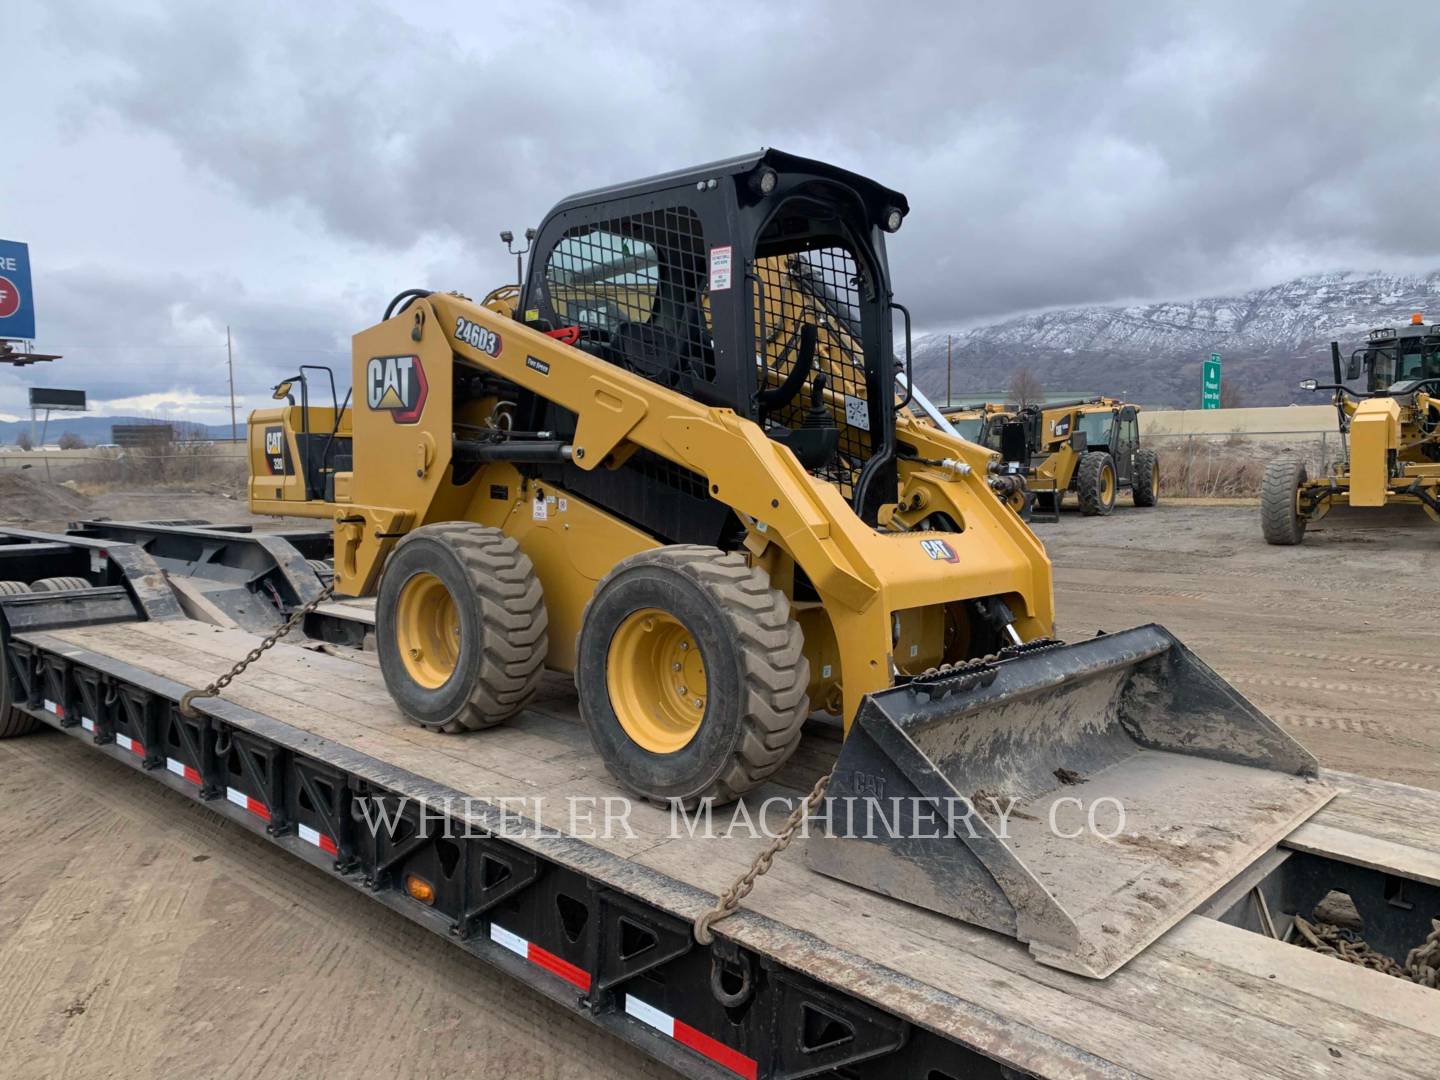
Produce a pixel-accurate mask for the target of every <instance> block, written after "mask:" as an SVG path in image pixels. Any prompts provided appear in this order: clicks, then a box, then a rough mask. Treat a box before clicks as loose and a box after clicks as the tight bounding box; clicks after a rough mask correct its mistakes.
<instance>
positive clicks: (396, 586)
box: [375, 521, 549, 734]
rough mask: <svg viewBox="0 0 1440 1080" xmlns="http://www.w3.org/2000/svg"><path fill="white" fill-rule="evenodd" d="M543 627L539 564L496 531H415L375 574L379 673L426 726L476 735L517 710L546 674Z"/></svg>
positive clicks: (454, 527)
mask: <svg viewBox="0 0 1440 1080" xmlns="http://www.w3.org/2000/svg"><path fill="white" fill-rule="evenodd" d="M548 627H549V618H548V616H547V614H546V611H545V600H544V597H543V595H542V593H541V589H540V579H539V578H538V577H536V576H535V567H534V566H533V564H532V563H531V562H530V558H529V556H527V555H526V554H525V553H524V552H523V551H521V550H520V545H519V544H517V543H516V542H515V540H514V538H513V537H509V536H506V535H505V534H504V533H503V532H501V531H500V530H499V529H492V528H489V527H487V526H484V525H476V524H473V523H471V522H463V521H458V522H456V521H452V522H444V523H441V524H438V525H426V526H424V527H423V528H419V529H416V530H414V531H413V532H412V533H410V534H409V535H408V536H406V537H405V538H404V539H403V540H401V541H400V543H398V544H397V545H396V546H395V550H394V551H393V552H392V553H391V554H390V558H389V560H388V561H387V562H386V564H385V570H384V573H383V574H382V576H381V578H380V594H379V598H378V600H377V602H376V605H375V632H376V651H377V652H378V653H379V656H380V671H381V674H383V675H384V677H385V685H386V686H387V687H388V688H389V690H390V694H391V696H392V697H393V698H394V699H395V703H396V704H397V705H399V706H400V709H401V710H402V711H403V712H404V713H405V715H406V716H407V717H408V718H409V719H411V720H412V721H414V722H415V723H417V724H419V725H421V726H422V727H427V728H434V729H435V730H437V731H443V732H447V733H452V734H453V733H456V732H461V731H474V730H477V729H479V728H486V727H493V726H494V725H495V724H498V723H501V722H502V721H504V720H508V719H509V718H510V717H512V716H514V715H515V714H516V713H518V712H519V711H520V710H521V709H523V708H524V707H525V705H526V703H527V702H529V700H530V698H531V696H532V695H533V694H534V693H535V688H536V687H537V686H538V685H539V683H540V679H541V676H542V675H543V674H544V670H545V656H546V654H547V652H548V651H549V636H548ZM452 628H453V629H452Z"/></svg>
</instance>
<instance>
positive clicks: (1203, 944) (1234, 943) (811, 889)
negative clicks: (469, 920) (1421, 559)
mask: <svg viewBox="0 0 1440 1080" xmlns="http://www.w3.org/2000/svg"><path fill="white" fill-rule="evenodd" d="M137 631H140V632H139V633H137ZM56 636H59V637H64V638H65V639H66V640H71V641H75V643H76V644H83V645H84V646H85V647H87V648H91V649H94V650H95V651H97V652H102V653H104V654H106V655H113V656H116V657H118V658H121V659H125V660H126V661H127V662H130V663H133V664H135V665H136V666H138V667H141V668H144V669H146V670H150V671H154V672H156V673H157V674H161V675H165V676H168V677H170V678H172V679H177V680H180V681H191V682H197V681H198V682H203V681H208V680H209V679H210V678H213V677H214V675H216V674H218V673H220V672H221V671H223V670H224V669H225V668H226V667H227V666H228V664H229V663H230V662H232V661H233V660H234V659H238V658H239V656H240V655H243V653H244V652H245V651H247V650H248V649H249V648H251V647H253V644H254V641H255V638H254V637H252V636H251V635H247V634H244V633H241V632H237V631H222V630H216V629H214V628H210V627H203V628H199V629H197V628H196V627H195V626H194V625H192V624H175V625H174V627H173V628H172V629H166V628H163V627H162V624H148V625H145V627H144V629H143V630H141V627H138V626H133V625H132V626H121V627H104V628H90V629H86V630H77V631H68V632H65V633H64V634H61V635H56ZM82 639H83V640H82ZM548 691H549V692H548V693H546V694H544V695H542V700H541V701H540V702H539V704H538V707H537V708H536V709H534V710H529V711H527V713H526V714H525V715H524V716H523V717H522V718H520V721H519V722H518V723H517V724H516V725H513V726H512V725H504V726H502V727H499V728H496V729H492V730H491V731H487V732H481V733H476V734H475V735H472V736H461V737H448V736H440V735H436V734H434V733H431V732H426V731H422V730H420V729H418V728H415V727H414V726H413V725H410V724H408V723H407V722H406V721H404V719H403V717H401V716H400V715H399V713H398V710H396V709H395V708H394V706H393V705H392V704H391V703H390V700H389V696H388V694H386V693H385V691H384V686H383V680H382V679H380V676H379V673H378V671H373V670H372V669H369V668H366V667H364V666H363V665H356V664H355V663H353V662H352V661H350V660H347V659H343V658H339V657H333V656H325V655H317V654H314V653H312V652H310V651H308V650H302V649H292V648H289V647H287V646H280V647H278V648H277V649H276V650H274V652H273V653H272V654H271V655H270V656H267V657H266V659H264V660H262V661H261V662H260V663H259V664H257V665H256V666H255V668H254V669H252V671H250V672H247V674H246V675H245V676H243V677H242V678H241V679H240V680H238V681H237V682H236V683H234V684H232V686H231V687H230V689H229V690H227V693H226V696H227V697H228V698H230V699H232V700H234V701H236V702H237V703H240V704H243V705H246V706H247V707H249V708H252V709H255V710H256V711H258V712H262V713H266V714H268V715H272V716H275V717H276V718H277V719H280V720H283V721H284V722H285V723H288V724H292V725H293V726H295V727H298V728H301V729H303V730H306V731H311V732H312V733H314V734H316V735H320V736H323V737H325V738H328V739H332V740H334V741H336V742H340V743H344V744H347V745H351V746H354V747H356V748H357V749H361V750H363V751H364V752H365V753H368V754H370V755H372V756H374V757H377V758H381V759H383V760H385V761H386V762H388V763H390V764H393V765H395V766H397V767H400V768H404V769H407V770H409V771H411V772H413V773H416V774H417V775H420V776H423V777H427V778H431V779H433V780H435V781H437V782H439V783H442V784H445V785H447V786H449V787H453V788H455V789H457V790H458V791H461V792H465V793H469V794H474V795H475V796H476V797H477V798H482V799H494V798H498V797H502V796H504V797H513V796H515V795H517V794H540V795H543V796H546V797H547V798H548V797H554V798H556V799H557V802H556V804H554V805H555V806H559V807H560V809H559V810H555V809H553V808H552V809H551V810H547V811H545V812H544V813H543V814H542V819H543V820H545V823H546V824H551V825H563V824H564V823H565V817H564V811H563V796H564V795H566V794H578V795H582V796H587V797H597V798H603V797H606V796H617V795H620V794H622V793H621V792H620V791H619V789H618V788H616V787H615V785H614V783H613V781H611V780H610V779H609V777H608V775H607V774H605V773H604V770H603V766H601V765H600V764H599V762H598V759H597V758H596V757H595V756H594V754H593V752H590V751H589V749H588V738H587V737H586V736H585V733H584V730H583V727H582V726H581V725H579V723H578V721H577V718H576V716H575V711H574V699H573V695H570V694H568V692H567V691H566V689H565V687H564V684H563V683H560V684H558V685H557V686H556V687H550V688H548ZM512 727H513V730H512ZM814 741H815V743H816V744H817V746H816V747H815V748H814V749H813V750H811V751H810V754H811V756H810V760H809V763H808V765H807V766H806V767H805V774H806V775H809V773H810V772H811V771H813V770H815V769H817V768H818V769H820V770H823V768H824V767H825V764H826V763H827V762H828V760H829V758H830V757H833V753H834V749H835V745H834V741H833V740H827V739H824V738H820V739H816V740H814ZM809 742H810V740H809V739H807V744H808V743H809ZM557 766H558V768H557ZM547 767H548V769H549V770H552V771H549V772H548V773H547V775H546V780H545V782H544V783H535V782H534V778H535V776H536V775H538V774H540V773H544V772H546V771H547ZM527 768H528V769H529V770H530V771H529V774H528V775H529V776H530V780H531V782H530V783H528V784H526V783H525V781H524V778H523V776H522V777H516V776H515V775H513V773H514V772H520V773H522V774H523V773H525V772H526V769H527ZM1343 779H1344V780H1345V781H1346V788H1347V790H1346V791H1345V792H1344V793H1342V794H1341V795H1340V796H1339V797H1338V798H1337V799H1336V800H1335V802H1334V803H1332V805H1331V807H1330V808H1327V810H1325V811H1322V814H1321V815H1318V816H1317V818H1316V819H1315V821H1316V823H1315V824H1314V825H1313V826H1312V827H1311V828H1312V830H1314V831H1315V835H1318V836H1319V837H1320V840H1319V841H1317V843H1319V842H1323V843H1324V844H1327V845H1329V847H1330V848H1337V847H1342V846H1344V845H1345V844H1353V845H1354V846H1355V847H1356V848H1357V849H1358V848H1363V847H1364V846H1365V845H1366V844H1367V843H1372V844H1373V842H1374V841H1377V840H1382V839H1383V840H1386V841H1387V842H1389V843H1392V844H1400V843H1401V839H1402V838H1403V837H1404V836H1405V835H1410V836H1412V837H1413V835H1414V833H1413V832H1411V833H1409V834H1407V833H1406V831H1405V829H1403V828H1398V829H1389V830H1387V829H1385V828H1384V826H1385V823H1386V822H1393V821H1396V820H1398V821H1401V822H1404V821H1406V819H1407V818H1408V816H1409V815H1410V814H1412V813H1415V812H1420V811H1423V810H1424V809H1425V808H1427V807H1429V808H1430V810H1431V812H1432V813H1434V805H1433V804H1432V799H1433V801H1434V803H1440V795H1435V796H1431V797H1425V796H1417V795H1415V794H1414V789H1409V788H1403V787H1401V786H1400V785H1384V786H1383V787H1381V786H1377V785H1376V783H1375V782H1354V783H1351V782H1350V780H1351V778H1348V777H1345V778H1343ZM802 782H803V781H802ZM517 785H520V787H518V788H517ZM796 786H798V784H794V783H792V784H789V785H785V786H782V785H767V786H766V787H765V788H763V789H762V790H761V791H759V792H757V793H756V797H755V798H752V799H751V800H749V801H748V803H749V804H751V805H752V807H753V806H758V805H759V804H760V802H762V801H763V800H764V799H765V798H767V797H770V796H781V797H783V796H793V794H794V793H795V787H796ZM805 786H807V787H808V784H806V785H805ZM1395 789H1399V790H1398V791H1397V790H1395ZM1347 803H1348V805H1347ZM775 812H776V813H777V814H779V813H781V812H782V811H781V810H780V809H779V808H778V807H777V808H775ZM1322 818H1323V821H1322ZM1434 820H1435V818H1434V817H1431V818H1429V819H1428V820H1427V821H1426V822H1425V823H1424V825H1423V827H1422V830H1421V831H1423V830H1424V829H1427V828H1429V827H1430V823H1431V822H1433V821H1434ZM630 821H631V824H632V826H633V827H634V828H635V830H636V833H637V836H636V837H634V838H630V837H618V838H617V837H610V838H603V837H600V838H596V839H595V840H594V841H593V844H594V846H595V849H596V850H597V852H599V851H605V852H609V853H612V854H615V855H619V856H621V857H623V858H628V859H629V860H631V862H632V863H634V864H635V865H637V866H643V867H647V868H651V869H654V870H657V871H660V872H661V873H662V874H665V875H668V876H669V878H670V879H672V880H674V881H675V882H677V883H680V884H683V885H687V886H693V887H695V888H698V889H701V890H705V891H706V892H709V893H714V892H717V891H718V890H719V889H721V888H723V887H724V886H725V885H728V884H729V883H730V881H731V880H732V879H733V877H734V876H735V874H736V873H738V871H739V870H741V869H743V868H744V867H745V866H746V865H747V864H748V862H749V860H750V859H751V858H752V857H753V856H754V854H755V853H756V852H757V851H758V850H759V848H760V847H761V846H762V845H763V843H764V838H763V837H759V838H744V839H741V838H738V837H732V838H731V839H730V840H729V841H727V842H725V843H721V842H720V841H719V840H699V839H690V838H671V828H670V821H669V815H668V814H667V813H666V812H665V811H662V810H658V809H656V808H653V807H650V806H646V805H643V804H641V805H636V806H635V807H634V808H633V810H632V811H631V816H630ZM1351 824H1353V825H1356V826H1358V827H1359V828H1361V829H1363V830H1365V831H1362V832H1354V831H1351V832H1349V833H1348V835H1349V836H1351V837H1354V839H1353V840H1346V839H1344V838H1343V837H1341V836H1337V835H1335V834H1346V833H1347V826H1348V825H1351ZM1319 830H1324V831H1323V832H1321V831H1319ZM1381 832H1390V833H1392V834H1394V835H1392V836H1390V837H1384V836H1381V835H1379V833H1381ZM1302 840H1303V836H1302ZM1412 842H1413V840H1412ZM798 846H799V845H797V846H796V848H792V853H791V854H790V855H787V856H785V857H783V858H782V859H780V860H778V861H777V863H776V864H775V867H774V869H773V870H772V871H771V873H770V875H769V876H767V877H766V878H765V879H764V880H763V881H762V882H761V883H760V885H759V887H758V888H757V890H756V892H755V893H754V894H752V896H751V898H750V900H749V901H747V904H748V906H749V907H750V908H751V909H752V910H753V912H755V913H756V914H757V915H762V916H766V918H757V917H755V916H754V915H743V914H742V915H740V916H737V917H735V918H734V919H731V920H728V921H727V922H725V923H723V924H721V926H720V927H719V930H720V932H721V933H723V934H725V935H726V936H730V937H733V938H734V939H735V940H737V941H739V942H740V943H742V944H744V945H746V946H748V947H750V948H754V949H757V950H759V951H762V952H766V953H768V954H770V955H773V956H775V957H776V958H777V959H778V960H780V961H781V962H782V963H787V964H791V965H793V966H795V967H796V968H797V969H799V970H803V971H808V972H810V973H811V974H813V975H815V976H816V977H819V978H822V979H826V980H827V981H828V980H835V981H838V982H840V983H841V984H842V985H844V986H845V987H846V988H847V990H849V991H851V992H853V993H856V994H858V995H860V996H862V997H865V998H867V999H869V1000H872V1001H874V1002H875V1003H876V1004H879V1005H881V1006H882V1007H884V1008H887V1009H890V1010H892V1011H895V1012H897V1013H899V1014H901V1015H905V1016H908V1017H909V1018H910V1019H912V1020H914V1021H915V1022H916V1023H920V1024H922V1025H923V1026H926V1027H931V1028H933V1029H935V1030H939V1031H942V1032H943V1033H945V1034H947V1035H950V1036H951V1037H954V1038H957V1039H960V1040H962V1041H964V1042H966V1043H967V1044H968V1045H973V1046H976V1047H978V1048H980V1049H981V1050H983V1051H984V1052H987V1053H993V1054H995V1055H996V1056H997V1057H1000V1058H1001V1059H1002V1060H1005V1061H1008V1062H1010V1063H1012V1064H1014V1065H1016V1066H1017V1067H1019V1068H1023V1069H1030V1070H1032V1071H1036V1072H1039V1073H1042V1074H1044V1075H1053V1076H1114V1075H1133V1076H1151V1077H1165V1078H1170V1077H1213V1076H1220V1075H1223V1076H1227V1077H1266V1076H1279V1077H1286V1078H1294V1080H1302V1078H1306V1080H1308V1078H1311V1077H1341V1076H1349V1077H1353V1076H1356V1075H1364V1076H1367V1077H1369V1076H1374V1077H1395V1078H1397V1080H1400V1078H1404V1080H1420V1078H1423V1077H1428V1076H1429V1075H1431V1074H1432V1072H1433V1069H1432V1064H1433V1062H1434V1061H1435V1060H1437V1058H1440V994H1435V993H1434V992H1433V991H1427V990H1424V989H1422V988H1419V987H1414V986H1409V985H1406V984H1402V983H1400V982H1399V981H1398V980H1391V979H1388V978H1386V977H1384V976H1380V975H1378V974H1375V973H1372V972H1364V971H1361V970H1359V969H1354V968H1350V967H1347V966H1342V965H1339V964H1338V963H1337V962H1335V961H1331V960H1329V959H1327V958H1325V957H1321V956H1318V955H1315V954H1310V953H1306V952H1304V951H1303V950H1299V949H1295V948H1293V947H1290V946H1285V945H1282V944H1280V943H1278V942H1272V941H1268V940H1267V939H1263V938H1259V937H1256V936H1255V935H1251V934H1247V933H1245V932H1244V931H1241V930H1237V929H1235V928H1232V927H1225V926H1222V925H1221V924H1218V923H1213V922H1211V921H1209V920H1205V919H1200V918H1195V917H1191V918H1187V919H1186V920H1184V921H1183V922H1182V923H1181V924H1180V925H1179V926H1178V927H1176V928H1175V929H1174V930H1172V931H1171V932H1170V933H1168V934H1166V935H1165V936H1164V937H1162V938H1161V939H1160V940H1159V941H1158V942H1156V943H1155V944H1154V945H1152V946H1151V947H1150V948H1149V949H1147V950H1146V951H1145V952H1144V953H1143V954H1142V955H1141V956H1139V957H1137V958H1136V959H1135V960H1134V961H1132V962H1131V963H1130V964H1128V965H1127V966H1126V967H1124V968H1122V969H1121V970H1120V971H1119V972H1117V973H1116V974H1115V975H1112V976H1111V977H1110V978H1109V979H1106V980H1103V981H1096V980H1089V979H1084V978H1080V977H1078V976H1073V975H1068V974H1066V973H1064V972H1061V971H1057V970H1054V969H1050V968H1045V967H1043V966H1041V965H1039V964H1037V963H1035V962H1034V961H1033V960H1032V959H1031V958H1030V957H1029V955H1028V954H1027V953H1026V951H1025V949H1024V947H1023V946H1020V945H1019V944H1018V943H1016V942H1014V941H1011V940H1009V939H1007V938H1004V937H1002V936H1000V935H996V934H992V933H988V932H986V931H983V930H979V929H976V928H973V927H969V926H965V925H962V924H959V923H955V922H953V921H950V920H947V919H944V918H942V917H940V916H937V915H934V914H932V913H930V912H926V911H922V910H920V909H917V908H911V907H908V906H906V905H903V904H899V903H896V902H894V901H889V900H886V899H884V898H882V897H879V896H875V895H872V894H869V893H866V892H863V891H861V890H858V889H854V888H851V887H848V886H845V885H843V884H842V883H840V882H836V881H832V880H830V879H828V878H822V877H821V876H819V875H816V874H813V873H810V872H809V871H808V870H806V869H805V867H804V865H803V860H802V859H801V858H800V854H799V852H798V850H797V848H798ZM1404 846H1406V847H1407V848H1409V847H1410V845H1404ZM1412 851H1413V849H1410V850H1409V851H1407V852H1406V853H1405V857H1406V858H1410V857H1411V852H1412ZM1384 857H1387V858H1395V857H1398V855H1397V854H1396V853H1394V852H1389V853H1388V854H1387V855H1386V856H1384ZM596 868H597V869H596V872H597V874H599V875H601V876H602V877H606V878H607V880H610V881H611V882H612V883H613V884H614V885H615V887H617V888H622V889H627V891H628V890H634V889H635V888H636V886H635V885H634V883H633V881H628V880H627V879H626V878H625V875H624V874H623V873H621V872H620V871H618V870H617V869H616V868H615V866H614V864H603V865H602V864H601V863H600V862H597V863H596ZM642 895H643V893H642ZM697 895H698V894H694V893H691V892H688V891H686V890H683V889H682V890H679V891H678V892H675V893H674V894H673V895H672V894H670V893H666V894H665V896H664V897H663V901H664V902H665V903H666V904H667V906H669V907H670V909H671V910H674V911H676V913H677V914H679V915H681V916H682V917H686V918H689V917H693V916H694V915H695V914H697V913H698V911H699V908H700V903H699V902H697V900H696V898H695V897H696V896H697ZM655 902H662V900H661V898H660V897H659V896H658V894H656V899H655ZM796 931H799V932H798V933H797V932H796ZM826 941H828V942H834V943H836V946H835V947H833V948H832V947H829V946H826V945H824V944H822V942H826ZM1337 1054H1338V1055H1339V1056H1336V1055H1337Z"/></svg>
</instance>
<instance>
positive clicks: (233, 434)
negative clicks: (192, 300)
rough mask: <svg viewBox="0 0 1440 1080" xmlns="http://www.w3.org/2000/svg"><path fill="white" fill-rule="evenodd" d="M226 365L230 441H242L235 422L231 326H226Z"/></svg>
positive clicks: (233, 357) (233, 355)
mask: <svg viewBox="0 0 1440 1080" xmlns="http://www.w3.org/2000/svg"><path fill="white" fill-rule="evenodd" d="M225 365H226V366H227V367H228V368H229V369H230V441H231V442H239V441H240V429H239V427H237V426H236V424H235V353H234V352H233V351H232V350H231V348H230V327H229V325H228V324H227V325H226V327H225Z"/></svg>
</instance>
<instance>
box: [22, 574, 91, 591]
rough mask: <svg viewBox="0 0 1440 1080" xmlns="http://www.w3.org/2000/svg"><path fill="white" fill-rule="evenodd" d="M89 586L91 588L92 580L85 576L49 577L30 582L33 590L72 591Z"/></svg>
mask: <svg viewBox="0 0 1440 1080" xmlns="http://www.w3.org/2000/svg"><path fill="white" fill-rule="evenodd" d="M88 588H90V582H88V581H86V580H85V579H84V578H83V577H47V578H41V579H40V580H39V581H35V582H31V584H30V591H31V592H71V591H73V590H75V589H88Z"/></svg>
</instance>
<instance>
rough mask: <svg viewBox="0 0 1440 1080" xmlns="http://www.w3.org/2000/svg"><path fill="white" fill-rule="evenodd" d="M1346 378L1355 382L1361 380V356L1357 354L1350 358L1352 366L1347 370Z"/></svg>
mask: <svg viewBox="0 0 1440 1080" xmlns="http://www.w3.org/2000/svg"><path fill="white" fill-rule="evenodd" d="M1345 378H1346V379H1349V380H1354V379H1358V378H1360V356H1359V354H1356V355H1355V356H1352V357H1350V366H1349V367H1348V368H1346V369H1345Z"/></svg>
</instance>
